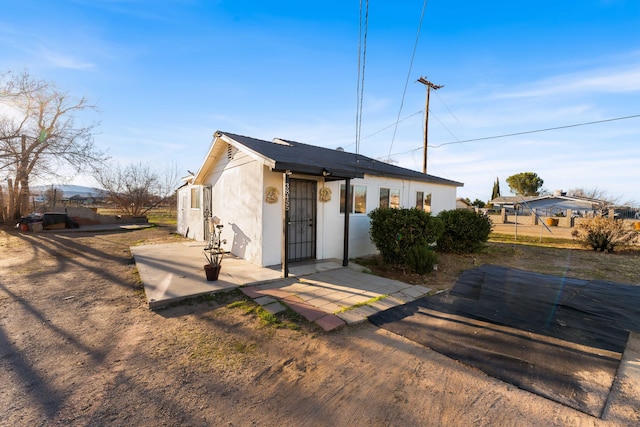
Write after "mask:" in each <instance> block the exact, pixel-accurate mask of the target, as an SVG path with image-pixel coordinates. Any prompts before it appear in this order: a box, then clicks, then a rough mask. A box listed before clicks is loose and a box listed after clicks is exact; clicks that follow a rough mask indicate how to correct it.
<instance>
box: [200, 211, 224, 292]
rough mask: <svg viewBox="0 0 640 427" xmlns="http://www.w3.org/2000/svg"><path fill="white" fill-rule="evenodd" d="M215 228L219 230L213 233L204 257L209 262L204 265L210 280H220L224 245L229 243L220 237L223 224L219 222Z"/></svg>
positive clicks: (204, 251)
mask: <svg viewBox="0 0 640 427" xmlns="http://www.w3.org/2000/svg"><path fill="white" fill-rule="evenodd" d="M212 228H213V227H212ZM215 228H216V229H217V232H215V233H212V236H211V237H212V239H211V240H210V242H209V244H208V245H207V246H206V247H205V248H204V250H203V253H204V257H205V258H206V260H207V263H206V264H205V265H204V272H205V274H206V275H207V280H208V281H210V282H212V281H215V280H218V276H219V275H220V268H221V265H222V256H223V255H224V250H223V249H222V245H223V244H225V243H227V240H226V239H225V240H222V239H221V238H220V234H221V233H222V225H220V224H217V225H216V226H215Z"/></svg>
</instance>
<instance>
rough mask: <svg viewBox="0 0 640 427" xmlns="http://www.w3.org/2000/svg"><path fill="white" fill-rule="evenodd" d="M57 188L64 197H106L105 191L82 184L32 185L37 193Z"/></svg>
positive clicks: (33, 190) (33, 191)
mask: <svg viewBox="0 0 640 427" xmlns="http://www.w3.org/2000/svg"><path fill="white" fill-rule="evenodd" d="M51 188H55V189H56V190H57V191H61V192H62V197H64V198H65V199H69V198H71V197H73V196H80V197H104V196H105V191H104V190H102V189H100V188H95V187H84V186H82V185H65V184H53V185H36V186H33V187H31V188H30V189H31V192H32V193H36V194H38V193H39V194H44V193H46V192H47V191H49V190H51Z"/></svg>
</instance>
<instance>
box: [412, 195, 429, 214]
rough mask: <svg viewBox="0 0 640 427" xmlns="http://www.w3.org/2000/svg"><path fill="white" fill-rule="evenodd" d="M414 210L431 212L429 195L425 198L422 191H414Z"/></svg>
mask: <svg viewBox="0 0 640 427" xmlns="http://www.w3.org/2000/svg"><path fill="white" fill-rule="evenodd" d="M416 209H420V210H423V211H425V212H431V193H429V194H427V195H426V196H425V194H424V191H416Z"/></svg>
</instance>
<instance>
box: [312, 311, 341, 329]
mask: <svg viewBox="0 0 640 427" xmlns="http://www.w3.org/2000/svg"><path fill="white" fill-rule="evenodd" d="M316 324H317V325H318V326H320V327H321V328H322V329H324V330H325V331H326V332H329V331H333V330H334V329H338V328H341V327H342V326H344V325H345V323H344V321H343V320H342V319H340V318H339V317H338V316H336V315H335V314H327V315H326V316H324V317H321V318H319V319H318V320H316Z"/></svg>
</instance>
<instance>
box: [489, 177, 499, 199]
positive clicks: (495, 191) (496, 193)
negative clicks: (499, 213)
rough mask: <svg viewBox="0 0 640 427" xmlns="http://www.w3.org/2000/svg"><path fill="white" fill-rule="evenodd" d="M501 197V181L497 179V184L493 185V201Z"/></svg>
mask: <svg viewBox="0 0 640 427" xmlns="http://www.w3.org/2000/svg"><path fill="white" fill-rule="evenodd" d="M498 197H500V180H499V179H498V178H497V177H496V182H494V183H493V190H491V200H494V199H497V198H498Z"/></svg>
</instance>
